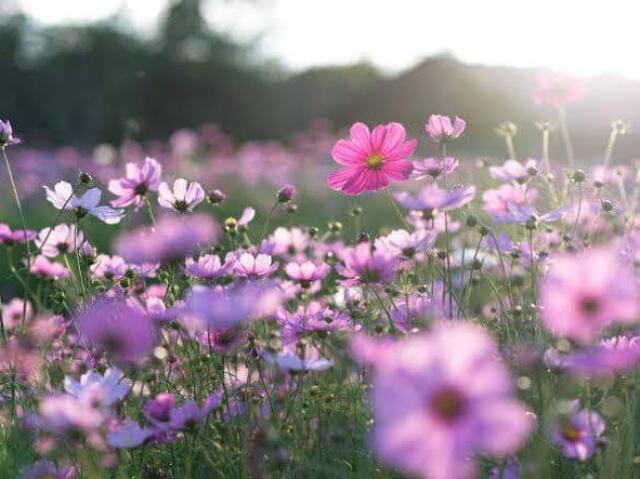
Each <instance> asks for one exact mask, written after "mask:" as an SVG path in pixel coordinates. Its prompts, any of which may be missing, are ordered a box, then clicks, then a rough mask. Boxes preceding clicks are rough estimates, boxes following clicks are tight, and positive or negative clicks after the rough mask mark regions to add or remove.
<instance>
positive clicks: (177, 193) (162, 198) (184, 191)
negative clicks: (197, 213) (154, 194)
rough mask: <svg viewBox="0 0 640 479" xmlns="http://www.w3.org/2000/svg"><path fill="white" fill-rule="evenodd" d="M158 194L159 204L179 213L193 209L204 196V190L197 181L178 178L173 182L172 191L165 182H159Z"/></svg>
mask: <svg viewBox="0 0 640 479" xmlns="http://www.w3.org/2000/svg"><path fill="white" fill-rule="evenodd" d="M158 195H159V196H158V203H159V204H160V206H162V207H163V208H168V209H173V210H175V211H177V212H178V213H181V214H182V213H186V212H191V211H193V209H194V208H195V207H196V206H197V205H198V204H199V203H200V202H202V200H204V197H205V194H204V190H203V189H202V186H200V184H199V183H197V182H195V181H193V182H191V183H188V182H187V180H185V179H184V178H178V179H177V180H175V181H174V182H173V191H172V190H170V189H169V185H167V183H165V182H162V183H160V186H159V187H158Z"/></svg>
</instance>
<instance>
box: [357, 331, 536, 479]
mask: <svg viewBox="0 0 640 479" xmlns="http://www.w3.org/2000/svg"><path fill="white" fill-rule="evenodd" d="M356 344H357V346H356ZM356 344H354V345H353V346H352V347H353V348H363V347H364V348H367V349H369V352H368V353H367V354H366V355H364V358H368V360H365V364H369V365H371V366H372V367H373V389H372V393H371V395H372V403H373V412H374V419H375V427H374V430H373V444H374V448H375V450H376V452H377V454H378V455H379V457H380V458H381V459H382V460H383V461H384V462H386V463H387V464H389V465H391V466H394V467H398V468H400V469H403V470H405V471H407V472H410V473H413V474H416V475H420V476H422V477H430V478H453V477H455V478H461V479H462V478H468V477H474V476H475V474H476V472H477V468H476V465H475V461H474V459H473V456H474V455H475V454H488V455H493V456H505V455H508V454H512V453H514V452H516V451H517V450H518V449H519V448H520V447H521V446H522V444H523V443H524V440H525V439H526V437H527V435H528V434H529V432H530V431H531V429H532V427H533V421H532V418H531V416H530V415H528V414H527V411H526V409H525V408H524V407H523V406H522V404H520V402H519V401H517V400H516V399H515V398H514V396H513V391H512V386H511V378H510V376H509V372H508V370H507V368H506V367H505V366H504V365H503V364H502V363H501V362H499V360H498V359H497V350H496V346H495V344H494V342H493V340H492V338H491V337H490V336H489V335H488V334H486V333H485V332H484V331H482V329H481V328H479V327H477V326H472V325H468V324H455V325H448V326H441V327H438V328H436V329H434V330H433V332H431V333H426V334H424V333H423V334H420V335H415V336H411V337H409V338H408V339H406V340H395V341H391V340H388V341H382V342H373V340H370V339H369V340H364V341H363V340H360V341H359V342H357V343H356ZM355 351H357V349H356V350H355ZM356 359H357V360H362V359H363V356H362V355H360V354H358V355H356Z"/></svg>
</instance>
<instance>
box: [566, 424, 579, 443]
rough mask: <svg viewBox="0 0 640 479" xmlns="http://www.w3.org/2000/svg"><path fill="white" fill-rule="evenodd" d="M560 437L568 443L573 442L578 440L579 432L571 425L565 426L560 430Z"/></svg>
mask: <svg viewBox="0 0 640 479" xmlns="http://www.w3.org/2000/svg"><path fill="white" fill-rule="evenodd" d="M562 436H563V437H564V438H565V439H566V440H567V441H570V442H575V441H577V440H578V439H579V438H580V431H579V430H578V429H577V428H576V427H575V426H573V425H571V424H567V425H565V426H564V427H563V428H562Z"/></svg>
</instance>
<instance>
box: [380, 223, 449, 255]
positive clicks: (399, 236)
mask: <svg viewBox="0 0 640 479" xmlns="http://www.w3.org/2000/svg"><path fill="white" fill-rule="evenodd" d="M437 236H438V233H437V232H435V231H432V230H424V229H417V230H415V231H414V232H413V233H409V232H408V231H406V230H394V231H392V232H391V233H389V234H388V235H387V236H383V237H381V238H378V239H376V242H375V245H376V250H378V251H383V252H386V253H389V254H390V255H393V256H398V257H403V258H407V259H411V258H413V257H414V256H416V254H418V253H424V252H425V251H426V250H428V249H431V248H433V245H434V243H435V241H436V238H437Z"/></svg>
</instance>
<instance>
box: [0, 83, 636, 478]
mask: <svg viewBox="0 0 640 479" xmlns="http://www.w3.org/2000/svg"><path fill="white" fill-rule="evenodd" d="M585 94H588V92H586V91H585V88H584V86H583V85H582V84H581V83H580V82H579V81H578V80H576V79H573V78H568V77H564V76H558V75H547V76H543V77H541V78H540V81H539V84H538V89H537V91H536V94H535V97H534V101H535V102H537V103H540V104H544V105H546V106H547V108H548V109H547V110H546V111H548V112H551V113H553V115H551V116H550V117H549V118H546V119H545V118H541V120H545V121H540V122H539V123H537V124H536V127H537V128H538V130H539V135H540V145H541V147H540V150H539V151H536V152H519V151H518V150H517V146H518V141H517V140H518V137H517V132H518V125H515V124H513V123H510V122H505V123H502V124H500V125H497V126H496V129H495V131H494V132H491V131H487V132H486V134H487V135H495V134H497V135H498V136H499V137H500V138H501V141H504V145H505V148H504V151H505V154H504V157H502V158H492V159H487V158H482V157H480V156H476V157H474V156H469V155H468V153H466V152H462V151H460V150H459V149H458V146H457V142H458V139H459V138H460V137H462V136H463V135H464V134H465V131H466V129H467V124H466V122H465V120H464V119H463V118H459V117H448V116H444V115H439V114H432V115H430V114H429V112H425V123H424V124H423V125H402V124H400V123H397V122H394V121H389V122H386V123H383V124H379V125H374V124H370V125H367V124H365V123H363V122H357V123H354V124H353V125H351V126H350V128H348V129H344V130H342V131H338V132H335V131H334V130H333V129H332V128H331V127H330V126H329V125H328V124H327V123H326V122H323V121H320V120H319V121H317V122H316V123H314V124H313V125H312V126H311V127H310V128H309V129H308V130H306V131H304V132H301V133H299V134H297V135H295V136H293V137H292V138H291V139H290V141H288V142H286V143H279V142H259V141H251V142H245V143H243V144H234V142H233V141H232V139H231V138H230V137H229V136H227V135H226V134H225V133H224V132H223V131H222V129H221V128H219V127H218V126H216V125H204V126H203V127H201V128H200V129H198V130H187V129H185V130H179V131H177V132H175V133H174V134H173V135H172V136H171V137H170V138H168V139H166V141H155V142H147V143H138V142H133V141H128V142H125V143H123V144H122V145H118V146H107V145H98V146H96V147H95V148H94V149H92V150H91V151H81V150H77V149H74V148H71V147H67V148H62V149H59V150H56V151H53V150H47V151H45V150H39V149H35V148H31V147H30V145H29V144H28V142H27V141H24V142H21V140H20V138H19V137H20V131H19V125H12V124H11V123H10V122H9V121H6V120H5V121H0V149H1V150H2V156H3V161H4V167H5V168H4V181H5V183H4V184H5V188H4V189H3V191H4V192H5V194H4V201H3V202H2V203H3V204H2V205H1V206H0V215H1V216H0V221H2V224H0V243H2V246H1V248H0V273H1V276H0V278H1V279H2V283H1V288H0V292H1V294H2V312H1V316H0V319H1V321H0V424H1V428H0V477H3V478H4V477H8V478H9V477H21V478H25V479H44V478H57V479H72V478H102V477H104V478H133V477H135V478H149V479H151V478H157V479H160V478H167V479H169V478H217V477H220V478H228V477H233V478H236V477H237V478H244V477H256V478H268V477H274V478H303V477H305V478H306V477H310V478H342V477H362V478H370V477H423V478H430V479H458V478H460V479H465V478H474V477H483V478H492V479H498V478H503V479H514V478H556V477H557V478H569V477H571V478H573V477H579V478H632V477H640V444H639V442H638V441H639V439H640V435H639V433H640V427H639V426H638V424H639V422H638V419H639V416H638V415H639V414H640V403H639V400H638V391H639V390H640V382H639V381H638V372H637V368H638V365H639V364H640V332H639V330H638V325H639V323H640V288H639V283H638V273H637V266H638V264H640V263H639V262H640V222H639V221H638V218H639V215H638V213H639V212H638V207H639V204H638V203H639V202H640V172H639V170H638V169H637V168H638V165H634V164H625V163H621V162H619V161H616V155H615V146H616V141H617V139H618V138H619V137H620V136H621V135H624V134H625V133H627V131H628V128H629V126H628V125H627V124H626V123H624V122H621V121H615V122H613V124H612V126H611V130H610V132H609V139H608V141H605V142H604V144H603V148H602V151H603V155H602V158H601V159H599V161H598V162H596V163H589V164H587V163H585V162H583V161H581V159H580V158H579V157H577V156H576V155H574V148H573V146H574V145H573V144H572V142H571V133H570V127H571V125H570V124H568V123H567V120H566V115H565V111H566V110H567V109H570V108H571V106H572V104H573V103H575V102H578V101H580V100H581V99H582V97H583V96H584V95H585ZM388 120H393V119H388ZM546 120H548V121H546ZM405 127H406V128H407V130H405ZM418 130H419V131H420V135H416V136H415V137H414V136H413V135H411V134H409V133H408V131H418ZM606 134H607V132H603V136H604V137H605V139H606ZM550 142H554V143H555V142H557V144H558V145H562V147H563V151H564V154H563V155H562V156H561V157H558V158H552V157H551V156H550V153H549V152H550ZM417 151H429V152H430V154H429V155H427V156H425V155H418V154H417V153H416V152H417Z"/></svg>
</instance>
